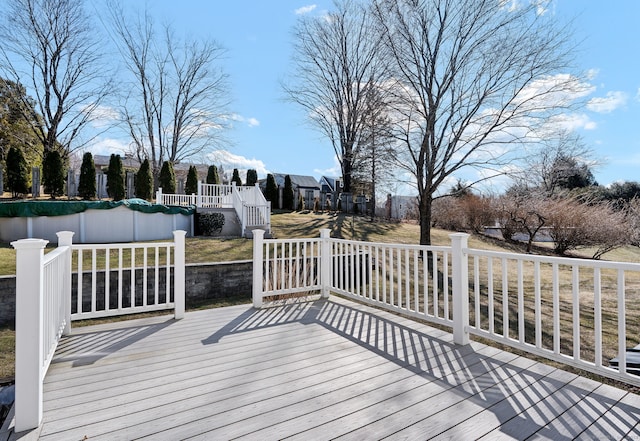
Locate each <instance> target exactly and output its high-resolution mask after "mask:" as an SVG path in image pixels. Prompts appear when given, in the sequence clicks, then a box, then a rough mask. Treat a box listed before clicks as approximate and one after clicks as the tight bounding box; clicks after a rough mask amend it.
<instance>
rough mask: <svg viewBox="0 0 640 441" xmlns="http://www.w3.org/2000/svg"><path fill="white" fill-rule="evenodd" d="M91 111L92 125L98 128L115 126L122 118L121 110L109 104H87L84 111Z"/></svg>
mask: <svg viewBox="0 0 640 441" xmlns="http://www.w3.org/2000/svg"><path fill="white" fill-rule="evenodd" d="M89 111H90V112H91V125H92V126H93V127H95V128H97V129H103V128H106V127H110V126H113V125H114V123H115V122H116V121H118V120H119V119H120V112H118V110H117V109H115V108H113V107H109V106H102V105H98V106H95V107H93V106H92V105H88V106H85V108H84V109H83V112H89Z"/></svg>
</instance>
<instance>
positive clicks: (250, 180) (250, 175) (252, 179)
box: [246, 169, 258, 187]
mask: <svg viewBox="0 0 640 441" xmlns="http://www.w3.org/2000/svg"><path fill="white" fill-rule="evenodd" d="M257 182H258V172H257V171H256V170H254V169H249V170H247V184H246V185H247V186H248V187H253V186H254V185H256V183H257Z"/></svg>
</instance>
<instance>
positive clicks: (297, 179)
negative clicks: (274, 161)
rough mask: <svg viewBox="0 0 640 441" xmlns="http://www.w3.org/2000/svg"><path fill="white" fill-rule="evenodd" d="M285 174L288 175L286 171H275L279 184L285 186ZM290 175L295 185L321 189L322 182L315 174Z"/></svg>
mask: <svg viewBox="0 0 640 441" xmlns="http://www.w3.org/2000/svg"><path fill="white" fill-rule="evenodd" d="M285 176H287V174H286V173H273V178H274V179H275V181H276V184H277V185H279V186H284V178H285ZM289 177H290V178H291V185H293V186H294V187H298V188H311V189H314V190H320V184H319V183H318V181H317V180H316V178H314V177H313V176H304V175H289Z"/></svg>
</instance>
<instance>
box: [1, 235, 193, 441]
mask: <svg viewBox="0 0 640 441" xmlns="http://www.w3.org/2000/svg"><path fill="white" fill-rule="evenodd" d="M185 235H186V232H185V231H174V242H159V243H151V244H99V245H73V244H72V237H73V233H72V232H68V231H63V232H60V233H58V248H56V249H55V250H53V251H51V252H50V253H48V254H46V255H45V254H44V248H45V246H46V245H47V243H48V241H46V240H42V239H23V240H18V241H16V242H12V243H11V244H12V245H13V247H14V248H15V249H16V374H15V385H16V395H15V430H16V432H21V431H24V430H30V429H33V428H36V427H38V426H39V425H40V422H41V421H42V382H43V380H44V376H45V374H46V372H47V369H48V367H49V364H50V363H51V359H52V358H53V354H54V353H55V350H56V347H57V345H58V341H59V339H60V336H61V335H62V334H66V333H69V332H70V330H71V320H76V319H84V318H95V317H105V316H110V315H121V314H128V313H134V312H146V311H155V310H158V309H173V310H174V316H175V318H176V319H180V318H182V317H183V316H184V302H185V295H184V294H185V293H184V289H185V276H184V271H185V257H184V252H185V246H184V243H185ZM170 250H173V252H172V253H171V251H170ZM73 252H75V253H76V256H77V267H76V270H75V272H74V269H73V268H72V253H73ZM114 254H115V255H114ZM87 256H91V260H90V264H89V267H90V268H91V269H90V271H88V272H87V271H85V270H84V268H85V267H86V266H85V262H86V257H87ZM123 256H128V259H124V257H123ZM114 259H115V260H114ZM138 259H140V260H138ZM112 260H114V261H115V262H116V263H115V264H113V263H112ZM74 275H75V278H76V285H75V289H72V281H73V277H74ZM138 275H140V278H138ZM161 275H162V277H161ZM87 277H88V279H87ZM113 277H116V282H115V283H111V279H112V278H113ZM125 280H128V282H129V284H128V286H125V283H124V281H125ZM171 280H173V283H171ZM99 281H101V283H102V285H103V288H104V289H103V290H102V291H101V292H100V293H99V292H98V289H97V287H98V282H99ZM149 281H150V282H151V284H149ZM85 282H88V284H89V286H90V287H91V289H90V290H89V294H90V295H89V297H87V296H86V295H85V294H86V291H85V289H84V286H85ZM161 285H164V289H163V290H161V289H160V286H161ZM138 289H139V291H138ZM72 291H75V292H76V299H77V302H76V303H75V305H76V306H75V308H76V310H75V313H73V314H72V301H71V299H72ZM138 292H139V294H140V295H137V293H138ZM114 293H115V295H114ZM138 298H139V299H140V301H139V302H138V300H136V299H138ZM85 299H87V301H86V302H85ZM85 303H86V304H88V305H89V307H88V308H85V307H84V305H85Z"/></svg>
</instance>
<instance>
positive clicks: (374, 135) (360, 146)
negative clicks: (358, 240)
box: [352, 87, 395, 219]
mask: <svg viewBox="0 0 640 441" xmlns="http://www.w3.org/2000/svg"><path fill="white" fill-rule="evenodd" d="M385 95H386V94H385V91H384V90H383V89H381V88H378V87H371V88H370V89H369V90H368V91H367V98H366V99H367V106H366V117H365V121H364V125H363V128H362V132H361V134H360V138H359V140H358V142H357V144H356V148H355V149H354V154H353V170H352V178H353V182H352V184H353V187H354V188H353V190H355V191H361V192H362V193H363V194H367V195H368V196H369V197H370V199H371V202H372V210H371V219H373V218H374V217H375V211H376V210H375V207H376V197H377V190H378V187H379V185H384V184H385V183H388V182H389V181H391V180H392V179H393V178H394V171H395V167H394V159H395V151H394V149H393V148H392V143H393V138H392V134H391V119H390V118H389V116H388V115H387V110H388V108H389V107H388V106H389V104H388V103H387V102H385Z"/></svg>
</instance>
